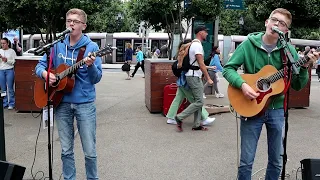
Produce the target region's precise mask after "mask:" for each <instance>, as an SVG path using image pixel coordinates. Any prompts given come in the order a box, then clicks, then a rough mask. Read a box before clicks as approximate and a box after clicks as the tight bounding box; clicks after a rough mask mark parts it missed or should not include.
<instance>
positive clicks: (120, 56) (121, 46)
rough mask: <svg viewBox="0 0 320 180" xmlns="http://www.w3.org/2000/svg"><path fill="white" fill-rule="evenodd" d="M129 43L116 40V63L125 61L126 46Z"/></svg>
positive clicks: (123, 40)
mask: <svg viewBox="0 0 320 180" xmlns="http://www.w3.org/2000/svg"><path fill="white" fill-rule="evenodd" d="M127 43H131V40H130V39H117V40H116V47H117V50H116V56H117V57H116V62H124V61H125V50H126V44H127Z"/></svg>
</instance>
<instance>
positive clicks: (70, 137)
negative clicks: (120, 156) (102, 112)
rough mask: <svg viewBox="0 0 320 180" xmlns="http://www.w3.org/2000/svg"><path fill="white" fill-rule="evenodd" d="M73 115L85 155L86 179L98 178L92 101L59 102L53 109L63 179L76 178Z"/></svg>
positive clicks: (94, 114)
mask: <svg viewBox="0 0 320 180" xmlns="http://www.w3.org/2000/svg"><path fill="white" fill-rule="evenodd" d="M74 117H75V118H76V121H77V128H78V132H79V135H80V139H81V144H82V150H83V152H84V156H85V168H86V175H87V179H88V180H89V179H90V180H92V179H98V173H97V153H96V106H95V103H94V102H89V103H82V104H72V103H61V104H60V105H59V106H58V107H57V108H56V110H55V121H56V122H57V127H58V130H59V138H60V143H61V160H62V164H63V165H62V168H63V176H64V179H65V180H75V179H76V168H75V161H74V151H73V149H74V126H73V124H74Z"/></svg>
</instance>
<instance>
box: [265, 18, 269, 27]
mask: <svg viewBox="0 0 320 180" xmlns="http://www.w3.org/2000/svg"><path fill="white" fill-rule="evenodd" d="M268 22H269V20H268V19H267V20H266V21H265V22H264V26H265V27H267V25H268Z"/></svg>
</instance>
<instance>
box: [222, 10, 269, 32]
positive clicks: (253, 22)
mask: <svg viewBox="0 0 320 180" xmlns="http://www.w3.org/2000/svg"><path fill="white" fill-rule="evenodd" d="M248 12H249V11H248V10H233V9H224V10H222V11H221V14H220V17H221V18H220V27H219V34H223V35H225V36H230V35H245V36H246V35H248V34H249V33H252V32H259V31H264V30H265V27H264V21H259V20H257V19H256V18H255V17H254V16H253V14H251V13H248ZM241 17H242V18H243V24H242V25H241V24H240V22H239V21H240V18H241Z"/></svg>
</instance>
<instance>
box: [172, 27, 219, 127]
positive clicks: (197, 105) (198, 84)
mask: <svg viewBox="0 0 320 180" xmlns="http://www.w3.org/2000/svg"><path fill="white" fill-rule="evenodd" d="M195 34H196V39H195V40H193V41H192V44H191V45H190V49H189V59H190V62H189V63H190V65H191V68H190V69H189V71H188V72H187V73H186V74H185V76H186V80H187V84H188V86H189V87H190V90H191V91H192V95H193V96H194V102H192V103H191V104H190V105H189V106H188V107H187V108H186V109H185V110H183V111H182V112H181V113H179V114H177V116H175V120H176V121H177V131H178V132H182V131H183V129H182V120H183V119H185V118H187V117H188V116H190V115H191V114H194V125H193V127H192V130H208V129H207V128H205V127H203V126H202V125H201V108H202V106H203V96H202V93H203V83H202V80H201V78H202V73H203V74H204V76H205V78H206V79H207V82H208V83H209V84H213V81H212V80H211V78H210V76H209V74H208V71H207V67H206V65H205V64H204V59H203V57H204V51H203V47H202V44H201V41H204V40H205V39H206V38H207V35H208V32H207V28H206V27H205V26H198V27H197V28H196V29H195Z"/></svg>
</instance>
